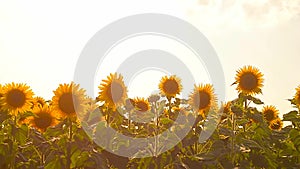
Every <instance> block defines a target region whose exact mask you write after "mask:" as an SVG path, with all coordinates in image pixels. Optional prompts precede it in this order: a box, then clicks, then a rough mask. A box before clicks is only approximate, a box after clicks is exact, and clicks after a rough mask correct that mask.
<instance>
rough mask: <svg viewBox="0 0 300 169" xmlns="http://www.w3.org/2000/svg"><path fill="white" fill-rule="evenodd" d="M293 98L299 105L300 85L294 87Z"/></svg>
mask: <svg viewBox="0 0 300 169" xmlns="http://www.w3.org/2000/svg"><path fill="white" fill-rule="evenodd" d="M294 99H295V101H296V104H297V105H298V106H300V86H298V87H297V88H296V94H295V96H294Z"/></svg>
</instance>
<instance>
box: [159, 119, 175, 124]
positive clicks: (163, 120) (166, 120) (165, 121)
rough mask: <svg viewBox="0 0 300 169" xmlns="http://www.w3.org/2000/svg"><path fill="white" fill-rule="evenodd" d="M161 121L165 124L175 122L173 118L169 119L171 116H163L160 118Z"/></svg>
mask: <svg viewBox="0 0 300 169" xmlns="http://www.w3.org/2000/svg"><path fill="white" fill-rule="evenodd" d="M160 122H161V123H162V124H163V125H168V124H172V123H173V120H171V119H169V118H161V119H160Z"/></svg>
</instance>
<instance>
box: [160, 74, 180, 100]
mask: <svg viewBox="0 0 300 169" xmlns="http://www.w3.org/2000/svg"><path fill="white" fill-rule="evenodd" d="M159 89H160V93H161V94H163V95H165V96H167V97H175V96H176V95H177V94H179V93H180V92H181V90H182V85H181V80H180V79H179V78H178V77H176V76H175V75H173V76H170V77H168V76H164V77H163V78H162V79H161V81H160V83H159Z"/></svg>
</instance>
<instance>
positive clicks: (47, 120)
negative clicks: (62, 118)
mask: <svg viewBox="0 0 300 169" xmlns="http://www.w3.org/2000/svg"><path fill="white" fill-rule="evenodd" d="M33 113H34V114H35V116H32V117H28V119H26V122H27V123H29V125H30V126H32V127H34V128H36V129H38V130H39V131H40V132H44V131H45V130H46V129H47V128H48V127H51V126H55V125H57V124H58V121H57V119H56V116H57V115H56V114H55V112H54V111H53V110H52V108H51V107H49V106H48V105H45V106H42V107H35V108H34V109H33Z"/></svg>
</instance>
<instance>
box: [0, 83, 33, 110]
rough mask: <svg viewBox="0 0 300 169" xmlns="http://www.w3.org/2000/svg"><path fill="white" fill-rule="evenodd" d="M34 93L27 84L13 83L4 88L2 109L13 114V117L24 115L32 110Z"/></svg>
mask: <svg viewBox="0 0 300 169" xmlns="http://www.w3.org/2000/svg"><path fill="white" fill-rule="evenodd" d="M32 96H33V92H32V91H31V89H30V88H29V86H27V85H26V84H22V83H11V84H6V85H5V86H3V88H2V97H0V105H1V106H0V107H1V109H2V110H4V111H5V110H6V111H9V112H11V113H12V114H13V115H17V113H23V112H26V111H28V110H30V108H31V100H32Z"/></svg>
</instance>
